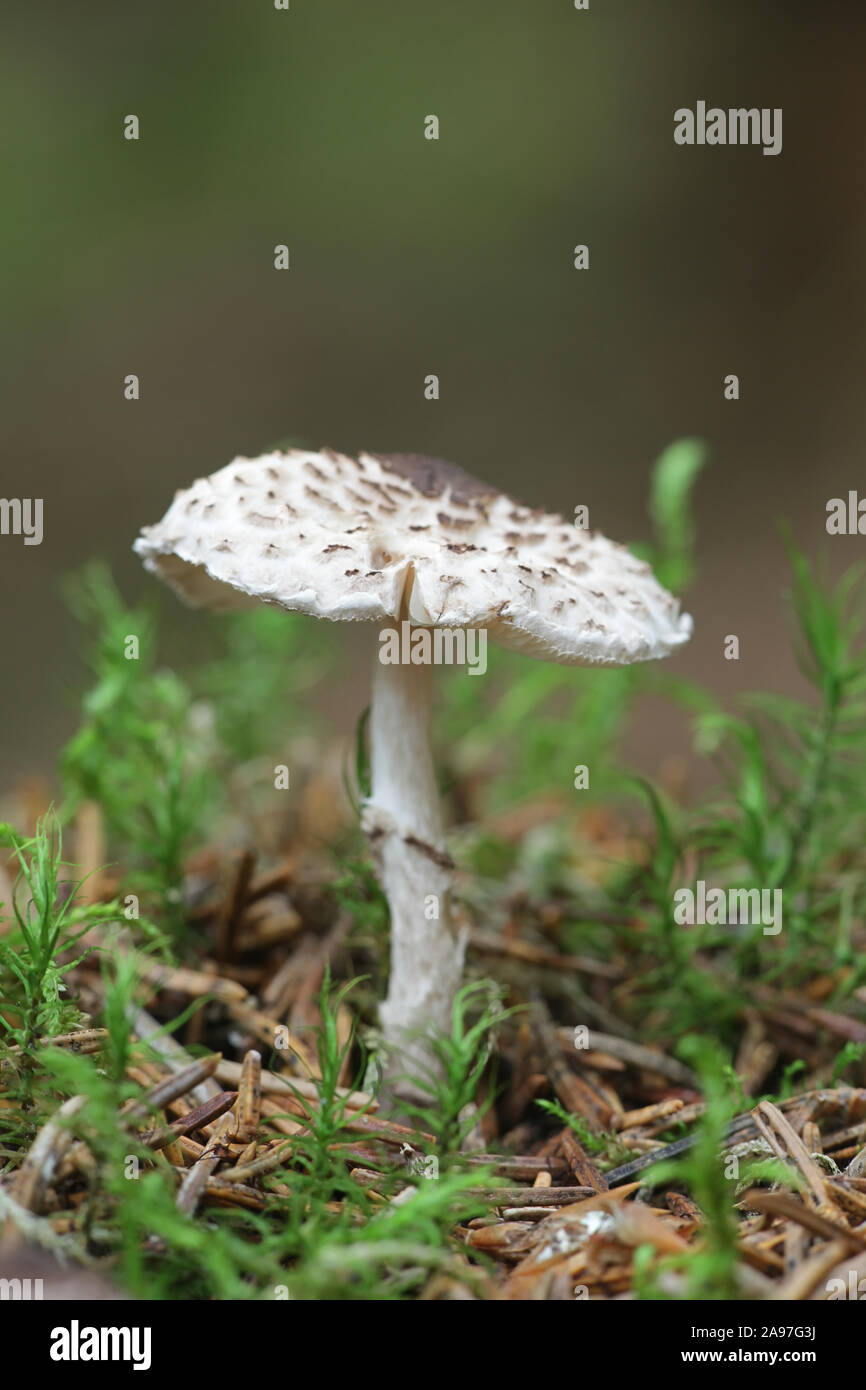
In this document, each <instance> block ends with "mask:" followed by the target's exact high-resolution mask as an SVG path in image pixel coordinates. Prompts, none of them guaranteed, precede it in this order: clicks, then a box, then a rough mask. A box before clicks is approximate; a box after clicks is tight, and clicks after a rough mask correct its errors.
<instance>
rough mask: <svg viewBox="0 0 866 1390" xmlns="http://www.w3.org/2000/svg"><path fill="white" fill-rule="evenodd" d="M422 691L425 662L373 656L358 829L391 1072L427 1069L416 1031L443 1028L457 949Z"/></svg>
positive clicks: (427, 705)
mask: <svg viewBox="0 0 866 1390" xmlns="http://www.w3.org/2000/svg"><path fill="white" fill-rule="evenodd" d="M377 655H378V653H377ZM432 699H433V670H432V667H431V666H430V665H418V666H415V665H403V664H401V663H395V664H393V665H389V664H384V663H383V662H381V661H379V660H377V661H376V662H375V663H374V673H373V695H372V702H371V706H370V762H371V783H372V786H371V795H370V798H369V800H368V802H367V804H366V806H365V808H364V828H365V829H366V831H367V834H368V835H369V837H370V842H371V845H372V848H373V852H374V857H375V860H376V865H377V869H378V873H379V878H380V881H381V883H382V887H383V889H384V891H385V896H386V898H387V899H388V906H389V908H390V910H391V973H390V978H389V981H388V996H387V998H386V1000H385V1002H384V1003H383V1004H382V1006H381V1010H380V1017H381V1022H382V1029H383V1032H384V1035H385V1040H386V1042H388V1043H390V1044H391V1045H392V1048H393V1061H392V1062H391V1063H390V1064H389V1067H388V1071H389V1074H390V1075H391V1076H392V1077H394V1078H395V1079H396V1077H397V1075H398V1074H404V1075H405V1074H406V1073H407V1072H410V1073H415V1074H419V1073H422V1072H423V1073H426V1074H429V1073H430V1070H431V1067H432V1065H433V1063H432V1056H431V1053H430V1050H429V1048H428V1047H426V1046H425V1045H424V1042H423V1037H422V1036H420V1035H425V1034H426V1035H427V1036H429V1035H430V1034H431V1033H434V1032H440V1033H441V1032H450V1029H451V1010H452V1005H453V1002H454V996H455V994H456V992H457V990H458V988H459V986H460V979H461V975H462V971H463V955H464V951H465V940H464V939H463V938H462V936H461V937H457V936H455V934H454V932H453V931H452V929H451V925H450V920H449V918H450V911H449V908H450V903H449V890H450V887H451V860H450V859H449V857H448V855H447V854H446V852H445V849H444V846H443V842H442V814H441V810H440V805H439V795H438V791H437V787H436V775H435V771H434V766H433V754H432V749H431V743H430V725H431V711H432ZM395 1089H396V1088H395Z"/></svg>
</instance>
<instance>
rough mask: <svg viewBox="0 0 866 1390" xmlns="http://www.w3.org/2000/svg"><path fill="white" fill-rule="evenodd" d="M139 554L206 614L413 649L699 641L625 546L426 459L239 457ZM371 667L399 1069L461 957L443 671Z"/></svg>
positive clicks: (198, 489) (532, 651)
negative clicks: (253, 610) (303, 620)
mask: <svg viewBox="0 0 866 1390" xmlns="http://www.w3.org/2000/svg"><path fill="white" fill-rule="evenodd" d="M135 549H136V551H137V552H138V554H139V555H141V556H142V557H143V559H144V563H145V565H146V566H147V568H148V569H149V570H151V571H153V572H154V573H155V574H157V575H159V576H160V578H161V579H164V580H165V581H166V582H167V583H168V584H170V585H171V586H172V587H173V588H174V589H175V590H176V591H177V592H178V593H179V594H180V595H181V596H182V597H183V598H184V599H186V600H187V602H189V603H191V604H193V605H199V606H202V607H206V608H210V609H214V610H228V609H233V608H239V607H251V606H254V605H255V604H257V603H261V602H265V603H274V604H278V605H280V606H281V607H283V608H285V609H288V610H290V611H292V612H299V613H307V614H310V615H311V616H313V617H317V618H329V619H332V620H335V621H359V620H361V621H368V622H375V623H377V624H379V625H380V627H382V628H384V629H388V630H393V629H394V625H395V624H400V626H401V630H402V631H403V632H408V633H409V634H410V635H414V634H415V630H416V629H417V628H422V629H427V630H428V631H429V630H430V629H436V628H443V629H472V630H475V631H476V632H479V633H480V632H485V633H487V634H488V635H489V637H490V638H491V639H492V640H494V641H496V642H499V643H500V644H501V645H503V646H505V647H510V648H513V649H516V650H518V651H521V652H525V653H527V654H529V655H530V656H534V657H538V658H540V659H541V660H544V661H555V662H561V663H566V664H575V665H586V664H595V663H598V664H605V665H624V664H627V663H630V662H633V661H645V660H649V659H651V658H655V657H663V656H665V655H667V654H668V653H669V652H670V651H671V650H673V649H674V648H675V647H678V646H679V645H681V644H682V643H683V642H685V641H687V640H688V637H689V635H690V632H691V619H690V618H689V617H687V616H686V615H683V614H680V612H679V606H678V603H677V600H676V599H675V598H673V597H672V596H671V595H670V594H668V593H667V592H666V591H665V590H664V589H663V588H662V587H661V586H660V585H659V584H658V582H657V581H656V580H655V578H654V577H653V575H652V572H651V570H650V569H649V566H648V565H646V564H644V563H643V562H642V561H640V560H638V559H636V558H635V557H634V556H633V555H632V554H631V553H630V552H629V551H628V550H627V549H625V548H624V547H623V546H619V545H616V544H614V543H613V542H612V541H609V540H606V539H605V538H604V537H603V536H601V535H599V534H597V533H593V534H590V533H589V532H587V531H585V530H580V529H578V528H576V527H575V526H574V525H573V524H570V523H568V522H566V521H564V520H563V518H562V517H560V516H556V515H552V514H550V513H546V512H542V511H534V510H531V509H530V508H528V507H524V506H521V505H520V504H519V503H516V502H514V501H513V500H512V499H511V498H509V497H507V496H505V495H503V494H502V493H500V492H499V491H497V489H496V488H493V487H489V486H487V485H486V484H485V483H482V482H480V481H479V480H478V479H477V478H473V477H472V476H470V475H469V474H468V473H465V472H464V471H463V470H462V469H460V468H457V467H455V465H453V464H450V463H445V462H443V461H442V460H440V459H433V458H427V457H424V456H421V455H416V454H367V453H362V454H360V455H359V457H357V458H350V457H348V456H346V455H344V454H338V453H334V452H333V451H332V450H330V449H324V450H322V451H321V452H318V453H313V452H307V451H305V450H299V449H292V450H290V451H289V452H286V453H283V452H279V453H271V454H265V455H264V456H262V457H261V458H256V459H246V458H239V459H236V460H235V462H234V463H231V464H229V465H228V467H226V468H222V469H220V470H219V472H217V473H214V474H213V475H212V476H211V477H209V478H203V479H199V480H198V481H197V482H195V483H193V484H192V486H191V487H190V488H187V489H185V490H184V491H180V492H178V493H176V495H175V498H174V501H173V503H172V505H171V506H170V508H169V510H168V511H167V513H166V514H165V516H164V517H163V519H162V521H160V522H158V523H157V525H155V526H150V527H146V528H145V529H144V530H143V532H142V534H141V536H140V537H139V539H138V540H137V541H136V543H135ZM404 625H408V626H404ZM379 654H380V657H381V656H382V654H383V648H382V647H381V646H380V653H379ZM416 659H417V658H416ZM373 670H374V674H373V690H372V700H371V709H370V754H371V783H372V786H371V794H370V797H369V799H368V801H367V802H366V804H365V807H364V811H363V826H364V829H365V831H366V833H367V835H368V837H369V840H370V844H371V848H372V852H373V855H374V860H375V863H376V867H377V871H378V874H379V877H380V880H381V883H382V886H383V889H384V892H385V895H386V897H387V900H388V905H389V908H390V913H391V971H390V978H389V984H388V994H387V998H386V1000H385V1001H384V1003H383V1004H382V1006H381V1021H382V1028H383V1032H384V1035H385V1038H386V1040H387V1041H388V1042H389V1043H391V1044H393V1045H394V1048H393V1052H394V1055H396V1056H397V1057H398V1058H399V1059H400V1061H401V1063H402V1065H403V1066H404V1067H405V1066H406V1065H407V1064H408V1063H409V1062H411V1061H413V1060H414V1061H415V1062H416V1063H419V1062H420V1063H421V1064H424V1065H428V1066H429V1063H430V1056H429V1051H428V1049H427V1048H426V1046H425V1044H424V1042H423V1037H424V1035H430V1034H431V1033H433V1032H441V1031H447V1030H449V1029H450V1026H451V1009H452V1004H453V1000H454V995H455V993H456V991H457V989H458V988H459V984H460V979H461V974H462V969H463V955H464V948H465V940H464V937H463V935H462V934H461V933H460V932H459V931H457V930H456V929H455V926H454V924H453V923H452V920H451V913H450V908H449V887H450V883H451V874H452V863H451V860H450V858H449V856H448V853H447V850H446V848H445V844H444V839H443V826H442V818H441V811H440V806H439V798H438V795H437V790H436V778H435V771H434V764H433V757H432V752H431V743H430V724H431V707H432V681H433V674H432V670H431V668H430V665H425V664H421V663H419V664H413V663H410V664H403V662H396V663H394V664H390V663H386V662H384V661H382V660H378V661H375V662H374V667H373ZM392 1075H393V1064H392Z"/></svg>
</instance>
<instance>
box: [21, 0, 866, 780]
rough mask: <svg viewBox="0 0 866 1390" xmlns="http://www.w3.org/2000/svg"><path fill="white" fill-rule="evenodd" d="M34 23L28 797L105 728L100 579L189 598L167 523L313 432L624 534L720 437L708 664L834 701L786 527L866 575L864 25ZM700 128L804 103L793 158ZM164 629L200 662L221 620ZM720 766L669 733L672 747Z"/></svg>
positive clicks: (150, 15) (788, 133)
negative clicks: (105, 570) (141, 557)
mask: <svg viewBox="0 0 866 1390" xmlns="http://www.w3.org/2000/svg"><path fill="white" fill-rule="evenodd" d="M3 28H4V43H3V48H2V53H0V114H2V126H3V131H4V140H3V145H4V155H3V194H4V198H3V203H4V213H3V217H2V222H0V237H2V245H0V302H2V305H3V330H4V331H3V334H2V348H0V350H2V370H0V420H2V434H3V446H4V447H3V466H2V479H0V495H3V496H6V497H13V496H14V497H42V498H44V499H45V539H44V542H43V544H42V545H41V546H39V547H36V546H33V547H25V546H23V544H22V542H21V540H20V539H18V538H14V537H8V536H7V537H0V593H2V596H3V601H2V616H0V623H2V629H0V642H2V652H3V657H4V659H3V671H4V677H5V678H4V680H3V682H2V686H0V727H2V730H3V749H4V756H3V766H2V771H0V787H6V786H8V785H9V783H10V782H11V781H12V780H13V779H14V778H15V777H16V776H18V775H19V774H21V773H23V772H29V771H33V770H35V769H42V770H49V769H50V768H51V767H52V765H53V760H54V755H55V751H56V749H57V747H58V745H59V743H60V742H61V740H62V739H63V738H64V737H65V736H66V735H67V734H68V733H69V731H70V730H71V728H72V727H73V726H74V723H75V690H76V688H77V686H78V683H79V680H80V671H79V660H80V651H79V648H80V645H81V638H80V634H79V633H78V631H77V629H76V628H75V627H74V625H73V624H72V623H71V621H70V619H69V618H68V616H67V613H66V611H65V609H64V607H63V604H62V601H61V599H60V595H59V588H60V581H61V578H62V576H64V575H65V574H67V573H68V572H69V571H70V570H74V569H77V568H79V567H80V566H81V565H82V564H83V563H84V562H85V561H86V560H87V559H89V558H90V557H92V556H94V555H101V556H104V557H106V558H107V559H109V560H110V562H111V563H112V565H113V567H114V569H115V573H116V575H117V577H118V579H119V582H120V584H121V586H122V588H123V589H124V591H125V592H126V593H127V594H128V595H129V596H130V598H135V597H136V596H137V595H139V594H141V593H143V592H144V591H145V590H147V589H152V588H154V587H155V581H153V580H151V579H149V578H148V577H147V576H146V575H145V574H144V573H143V571H141V568H140V566H139V563H138V561H137V560H136V559H135V558H134V557H133V556H132V555H131V553H130V546H131V543H132V540H133V539H134V537H135V535H136V533H137V531H138V529H139V527H140V526H141V525H142V524H143V523H148V522H152V521H155V520H156V519H157V518H158V517H159V516H161V515H162V513H163V512H164V511H165V509H166V507H167V506H168V504H169V502H170V500H171V497H172V494H173V492H174V490H175V488H176V487H178V486H182V485H186V484H187V483H189V482H190V481H191V480H192V479H193V478H195V477H197V476H199V475H201V474H202V473H207V472H211V471H213V470H214V469H216V468H218V467H221V466H222V465H223V464H225V463H228V462H229V461H230V460H231V459H232V457H233V456H234V455H236V454H240V453H245V454H255V453H257V452H260V451H261V450H263V449H265V448H267V447H268V446H270V445H272V444H274V443H275V442H277V441H281V440H285V439H287V438H291V439H293V440H295V441H298V442H304V443H307V444H310V445H313V446H316V447H318V446H320V445H324V444H329V445H332V446H334V447H337V448H343V449H346V450H349V451H351V450H353V449H356V448H361V447H367V448H371V449H381V450H413V451H418V452H427V453H433V454H437V455H440V456H443V457H445V458H448V459H452V460H454V461H455V462H457V463H460V464H461V465H463V466H464V467H466V468H468V469H470V470H471V471H473V472H476V473H478V474H480V475H481V476H482V477H485V478H487V479H489V480H490V481H492V482H494V483H496V484H498V485H499V486H500V487H502V488H503V489H504V490H507V491H511V492H513V493H514V494H515V495H516V496H518V497H520V498H522V499H523V500H525V501H527V502H530V503H533V504H536V505H541V506H545V507H549V508H555V509H558V510H562V511H563V512H565V513H566V514H571V513H572V512H573V508H574V506H575V505H576V504H577V503H579V502H583V503H587V504H588V505H589V507H590V517H591V523H592V525H593V526H594V527H598V528H600V529H601V530H602V531H604V532H606V533H607V534H608V535H610V536H612V537H613V538H615V539H618V540H624V541H626V540H637V539H639V538H641V537H643V536H645V535H646V534H647V530H648V525H647V521H646V516H645V505H646V493H647V479H648V472H649V467H650V464H651V462H652V460H653V459H654V458H655V457H656V456H657V455H658V454H659V453H660V452H661V450H662V448H663V447H664V446H665V445H666V444H668V443H669V442H670V441H671V440H672V439H675V438H677V437H680V436H683V435H693V436H697V437H700V438H702V439H704V440H706V441H707V443H708V444H709V446H710V448H711V451H712V459H711V465H710V467H709V469H708V470H707V472H706V473H705V475H704V476H703V477H702V479H701V481H700V483H699V485H698V492H697V514H698V523H699V534H700V561H701V574H700V578H699V582H698V584H697V586H696V588H695V590H694V591H693V593H692V595H691V596H690V601H689V607H690V609H691V611H692V612H693V614H694V616H695V622H696V635H695V638H694V641H693V643H692V645H691V646H690V648H689V649H688V650H687V651H685V652H684V653H682V654H681V655H679V656H677V658H676V663H677V669H679V670H681V671H682V672H683V673H684V674H689V675H693V676H696V677H699V678H700V679H702V680H704V681H706V682H707V683H708V684H709V685H711V686H712V687H713V688H714V689H715V690H717V691H719V692H720V693H721V694H727V693H730V694H733V693H735V692H736V691H738V690H740V689H747V688H748V689H754V688H758V687H767V688H770V689H786V688H789V687H792V688H793V687H795V686H796V685H797V676H796V673H795V671H794V668H793V661H792V658H791V656H790V644H789V641H788V636H787V633H786V630H785V627H784V620H783V609H782V604H781V594H782V590H783V588H784V586H785V583H786V578H787V565H786V562H785V558H784V552H783V549H782V546H781V544H780V542H779V539H778V536H777V533H776V529H775V523H776V520H777V518H779V517H782V516H787V517H788V518H789V519H790V520H791V522H792V525H793V529H794V532H795V534H796V536H797V538H798V539H799V540H800V541H801V543H803V544H804V545H805V547H806V549H807V550H815V549H818V550H820V549H822V548H823V549H826V550H827V551H828V553H829V556H830V560H831V564H832V568H833V569H834V570H841V569H842V568H843V567H844V566H845V565H847V564H848V563H850V561H851V560H852V559H853V558H855V556H856V554H857V553H858V552H862V546H863V540H862V538H860V539H859V540H858V539H857V538H853V539H838V538H837V539H833V540H830V539H829V538H827V537H826V535H825V533H824V509H825V505H826V501H827V499H828V498H829V497H831V496H836V495H845V494H846V493H847V491H848V489H849V488H855V487H857V486H858V484H859V485H860V487H861V490H866V489H864V468H863V443H864V434H866V424H864V416H863V406H862V399H863V388H862V382H863V378H864V375H866V337H864V322H866V320H864V307H866V306H864V299H866V294H864V291H866V258H864V255H863V239H864V238H863V233H864V198H866V193H864V184H863V179H862V159H863V155H862V145H863V134H864V121H863V114H862V100H863V98H862V92H863V83H862V54H863V52H864V41H866V11H864V10H863V9H862V7H861V6H858V5H854V4H851V5H845V6H843V5H840V4H833V3H830V4H822V5H817V4H806V3H795V2H792V3H787V4H781V3H780V4H768V3H755V0H753V2H752V3H748V4H746V3H696V0H657V3H650V0H621V3H612V0H591V7H590V10H589V11H588V12H577V11H575V10H574V8H573V5H572V0H532V3H518V0H498V2H495V0H485V2H484V3H482V2H481V0H478V2H477V3H471V0H438V2H437V3H435V4H422V3H415V4H407V3H406V2H405V0H403V3H396V0H388V3H385V0H367V2H366V3H363V4H362V3H359V0H291V9H290V10H289V11H288V12H281V11H276V10H274V8H273V5H272V0H207V3H205V0H184V3H182V4H178V3H176V0H175V3H167V0H148V3H146V4H143V3H137V4H135V3H129V0H127V3H118V2H117V0H113V2H112V3H109V2H108V0H92V2H91V3H82V4H79V5H76V6H70V5H69V4H68V3H60V0H40V3H39V4H38V5H30V6H24V5H19V6H17V7H12V6H6V7H4V23H3ZM698 99H704V100H706V101H707V102H708V103H709V104H718V105H721V106H724V107H727V106H739V105H744V106H752V105H755V106H759V107H764V106H768V107H778V106H781V107H782V108H783V109H784V147H783V152H782V154H781V155H780V156H779V157H777V158H766V157H764V156H763V155H762V154H761V151H760V149H757V148H703V149H698V148H694V149H683V148H679V147H677V146H676V145H675V144H674V141H673V112H674V110H675V109H676V108H677V107H679V106H682V105H689V106H694V104H695V102H696V101H697V100H698ZM128 113H135V114H136V115H138V117H139V119H140V122H141V138H140V140H139V141H138V142H137V143H134V142H129V141H126V140H124V138H123V118H124V116H125V115H127V114H128ZM429 113H435V114H436V115H437V116H438V117H439V120H440V125H441V129H440V139H439V141H438V142H431V141H427V140H425V139H424V136H423V129H424V117H425V116H426V115H427V114H429ZM282 242H285V243H287V244H288V246H289V247H290V251H291V270H290V271H289V272H288V273H280V272H277V271H275V270H274V268H273V248H274V246H275V245H276V244H277V243H282ZM578 242H584V243H588V245H589V247H590V269H589V271H588V272H578V271H576V270H574V268H573V264H572V248H573V247H574V245H575V244H576V243H578ZM729 372H736V373H737V374H738V375H739V377H740V383H741V399H740V400H739V401H738V402H735V403H732V402H727V401H725V400H724V399H723V394H722V384H723V378H724V376H725V374H726V373H729ZM127 373H136V374H137V375H139V377H140V380H141V399H140V400H139V401H137V402H128V401H125V400H124V397H123V379H124V377H125V375H126V374H127ZM428 373H436V374H437V375H438V376H439V378H440V384H441V398H440V400H438V401H435V402H429V401H426V400H425V399H424V394H423V383H424V378H425V376H426V375H427V374H428ZM166 612H167V615H169V621H168V622H167V623H166V624H165V628H166V636H167V638H168V651H167V652H166V655H167V656H169V657H171V655H172V651H173V652H174V653H175V654H177V655H181V656H182V655H185V654H186V653H187V652H188V651H189V650H190V649H195V647H196V645H197V644H198V643H199V642H201V641H202V640H203V638H202V633H203V625H202V624H201V623H197V622H196V621H195V619H194V617H193V616H191V615H189V614H187V613H185V612H184V611H183V610H182V609H181V607H180V605H179V604H176V603H175V602H174V600H173V599H171V598H170V597H169V598H167V599H166ZM727 633H737V634H738V635H739V636H740V637H741V643H742V659H741V661H740V662H739V663H738V664H737V663H731V662H726V661H724V660H723V657H722V646H723V639H724V636H725V635H726V634H727ZM334 635H335V638H336V639H338V638H339V637H340V636H341V634H340V633H339V632H338V631H335V634H334ZM353 638H354V641H355V643H356V647H357V643H358V634H353ZM364 689H365V681H364V680H363V679H361V680H359V681H357V682H356V683H354V684H353V689H352V690H351V691H348V692H346V697H345V699H346V707H345V718H346V722H347V724H348V722H349V721H350V720H351V719H352V718H353V717H354V716H355V715H356V714H357V711H358V707H359V706H360V705H361V704H363V703H364V699H365V693H364ZM333 694H334V692H332V695H333ZM339 696H340V692H336V697H337V698H336V704H337V705H339ZM337 713H339V710H337ZM683 737H684V735H683V731H682V730H681V728H680V727H679V725H678V723H677V721H676V717H675V716H674V715H673V714H671V713H670V712H668V711H666V710H663V709H662V710H659V711H657V712H656V714H655V716H654V718H653V719H652V720H651V721H650V722H649V723H648V726H647V727H646V728H645V729H644V730H643V732H642V734H641V735H640V736H639V738H642V739H643V741H644V748H643V752H644V754H645V755H646V757H647V758H650V759H651V760H657V759H658V758H659V757H661V756H662V755H663V754H664V753H665V752H666V751H671V750H674V749H676V748H677V747H679V746H680V745H681V744H682V740H683ZM636 751H637V754H638V756H641V751H642V750H641V748H640V747H639V748H638V749H637V750H636Z"/></svg>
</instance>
